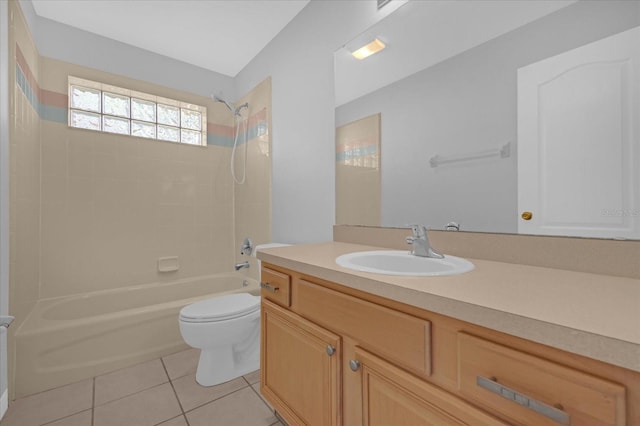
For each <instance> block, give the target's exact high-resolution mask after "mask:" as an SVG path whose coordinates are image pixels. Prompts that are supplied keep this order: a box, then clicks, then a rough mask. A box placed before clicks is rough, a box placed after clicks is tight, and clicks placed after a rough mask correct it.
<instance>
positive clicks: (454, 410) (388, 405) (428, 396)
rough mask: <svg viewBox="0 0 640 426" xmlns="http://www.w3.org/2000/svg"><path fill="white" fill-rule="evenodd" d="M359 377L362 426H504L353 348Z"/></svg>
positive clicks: (430, 386) (363, 351) (504, 425)
mask: <svg viewBox="0 0 640 426" xmlns="http://www.w3.org/2000/svg"><path fill="white" fill-rule="evenodd" d="M355 360H356V362H357V364H356V366H357V369H355V371H354V369H353V368H350V370H351V371H347V372H346V374H350V375H359V377H360V382H361V385H360V388H361V392H360V395H359V397H360V404H359V405H360V406H361V407H362V410H361V412H362V420H361V421H359V422H358V424H363V425H398V426H400V425H437V426H445V425H446V426H464V425H473V426H507V424H506V423H504V422H502V421H500V420H498V419H496V418H494V417H492V416H490V415H488V414H486V413H484V412H482V411H480V410H478V409H477V408H475V407H473V406H471V405H470V404H467V403H466V402H464V401H463V400H461V399H459V398H458V397H456V396H454V395H451V394H449V393H448V392H445V391H443V390H441V389H440V388H438V387H436V386H433V385H431V384H429V383H428V382H426V381H424V380H422V379H419V378H417V377H415V376H414V375H412V374H409V373H407V372H406V371H404V370H402V369H400V368H398V367H395V366H393V365H391V364H389V363H388V362H386V361H384V360H383V359H381V358H378V357H377V356H375V355H374V354H371V353H369V352H367V351H365V350H363V349H360V348H356V349H355Z"/></svg>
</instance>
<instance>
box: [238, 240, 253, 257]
mask: <svg viewBox="0 0 640 426" xmlns="http://www.w3.org/2000/svg"><path fill="white" fill-rule="evenodd" d="M252 252H253V243H252V242H251V239H249V237H247V238H245V239H244V241H243V242H242V246H240V254H246V255H247V256H250V255H251V253H252Z"/></svg>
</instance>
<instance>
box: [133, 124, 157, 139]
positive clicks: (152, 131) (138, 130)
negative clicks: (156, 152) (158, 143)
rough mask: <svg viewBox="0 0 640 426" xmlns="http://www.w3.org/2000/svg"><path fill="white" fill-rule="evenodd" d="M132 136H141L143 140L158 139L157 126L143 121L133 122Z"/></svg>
mask: <svg viewBox="0 0 640 426" xmlns="http://www.w3.org/2000/svg"><path fill="white" fill-rule="evenodd" d="M131 134H132V135H133V136H140V137H141V138H151V139H155V138H156V125H155V124H151V123H144V122H142V121H132V122H131Z"/></svg>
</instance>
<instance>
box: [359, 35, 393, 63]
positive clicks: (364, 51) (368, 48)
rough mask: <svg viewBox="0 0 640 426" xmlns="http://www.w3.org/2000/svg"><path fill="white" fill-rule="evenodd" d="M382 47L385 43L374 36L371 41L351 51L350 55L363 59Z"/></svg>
mask: <svg viewBox="0 0 640 426" xmlns="http://www.w3.org/2000/svg"><path fill="white" fill-rule="evenodd" d="M384 48H385V44H384V43H383V42H382V41H380V39H379V38H377V37H376V38H375V39H374V40H373V41H371V42H369V43H367V44H366V45H364V46H362V47H360V48H359V49H357V50H354V51H352V52H351V55H353V57H354V58H356V59H364V58H367V57H369V56H371V55H373V54H374V53H378V52H379V51H381V50H382V49H384Z"/></svg>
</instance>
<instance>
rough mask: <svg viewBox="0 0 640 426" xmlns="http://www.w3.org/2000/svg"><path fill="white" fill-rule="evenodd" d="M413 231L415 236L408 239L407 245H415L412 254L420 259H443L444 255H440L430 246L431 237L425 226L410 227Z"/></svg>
mask: <svg viewBox="0 0 640 426" xmlns="http://www.w3.org/2000/svg"><path fill="white" fill-rule="evenodd" d="M410 226H411V230H412V231H413V236H409V237H407V244H412V245H413V250H411V254H413V255H414V256H420V257H434V258H436V259H443V258H444V255H442V254H440V253H438V252H437V251H436V250H434V248H433V247H431V244H429V236H428V235H427V228H426V227H425V226H424V225H410Z"/></svg>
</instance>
